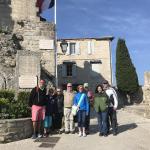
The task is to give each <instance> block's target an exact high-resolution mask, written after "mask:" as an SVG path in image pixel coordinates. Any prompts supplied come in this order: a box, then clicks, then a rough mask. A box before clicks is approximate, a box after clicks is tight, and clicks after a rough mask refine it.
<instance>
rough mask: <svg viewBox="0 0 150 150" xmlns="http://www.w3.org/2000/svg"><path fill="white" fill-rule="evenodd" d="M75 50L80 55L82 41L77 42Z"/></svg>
mask: <svg viewBox="0 0 150 150" xmlns="http://www.w3.org/2000/svg"><path fill="white" fill-rule="evenodd" d="M75 51H76V54H77V55H80V42H76V45H75Z"/></svg>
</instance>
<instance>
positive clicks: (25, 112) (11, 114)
mask: <svg viewBox="0 0 150 150" xmlns="http://www.w3.org/2000/svg"><path fill="white" fill-rule="evenodd" d="M29 95H30V92H24V91H23V92H19V93H18V96H17V100H15V99H14V97H15V93H14V92H13V91H8V90H0V113H1V114H0V118H3V119H11V118H25V117H30V114H31V111H30V109H29V107H28V100H29Z"/></svg>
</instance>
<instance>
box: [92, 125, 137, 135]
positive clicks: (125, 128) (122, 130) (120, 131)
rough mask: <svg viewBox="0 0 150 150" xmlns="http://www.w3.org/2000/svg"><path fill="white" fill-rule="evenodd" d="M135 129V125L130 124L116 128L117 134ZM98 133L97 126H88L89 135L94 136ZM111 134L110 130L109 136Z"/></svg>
mask: <svg viewBox="0 0 150 150" xmlns="http://www.w3.org/2000/svg"><path fill="white" fill-rule="evenodd" d="M135 128H137V124H136V123H130V124H124V125H119V126H118V134H120V133H122V132H126V131H128V130H133V129H135ZM98 132H99V129H98V125H90V134H91V135H92V134H96V133H98ZM111 133H112V129H111V130H110V134H111Z"/></svg>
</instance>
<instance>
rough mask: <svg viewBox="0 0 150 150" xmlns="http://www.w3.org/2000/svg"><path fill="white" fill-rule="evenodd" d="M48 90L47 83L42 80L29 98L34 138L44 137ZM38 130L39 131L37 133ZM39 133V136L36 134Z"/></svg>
mask: <svg viewBox="0 0 150 150" xmlns="http://www.w3.org/2000/svg"><path fill="white" fill-rule="evenodd" d="M45 104H46V88H45V81H44V80H40V82H39V85H38V86H36V87H35V88H33V89H32V91H31V93H30V97H29V107H31V110H32V122H33V136H32V138H36V137H37V136H38V137H42V134H41V130H40V129H41V124H42V123H43V120H44V118H45ZM37 130H38V131H37ZM37 132H38V135H37V134H36V133H37Z"/></svg>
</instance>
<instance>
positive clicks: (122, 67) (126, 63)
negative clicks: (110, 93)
mask: <svg viewBox="0 0 150 150" xmlns="http://www.w3.org/2000/svg"><path fill="white" fill-rule="evenodd" d="M116 82H117V87H118V89H119V90H120V91H122V92H126V93H134V92H135V91H137V90H138V88H139V83H138V77H137V73H136V69H135V67H134V65H133V63H132V60H131V58H130V54H129V52H128V48H127V46H126V43H125V40H124V39H119V40H118V43H117V48H116Z"/></svg>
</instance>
